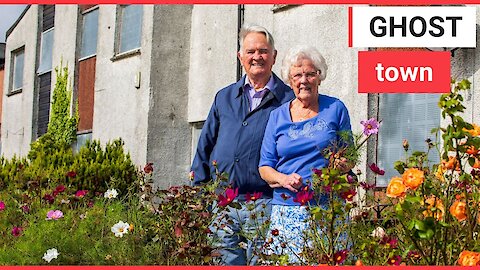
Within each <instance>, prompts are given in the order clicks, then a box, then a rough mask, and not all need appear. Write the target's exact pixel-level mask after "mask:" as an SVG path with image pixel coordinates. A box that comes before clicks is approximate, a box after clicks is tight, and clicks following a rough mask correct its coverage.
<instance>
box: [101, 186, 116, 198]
mask: <svg viewBox="0 0 480 270" xmlns="http://www.w3.org/2000/svg"><path fill="white" fill-rule="evenodd" d="M103 196H104V197H105V198H107V199H113V198H116V197H117V196H118V192H117V190H116V189H114V188H112V189H108V190H107V191H106V192H105V194H104V195H103Z"/></svg>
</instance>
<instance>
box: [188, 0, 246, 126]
mask: <svg viewBox="0 0 480 270" xmlns="http://www.w3.org/2000/svg"><path fill="white" fill-rule="evenodd" d="M237 43H238V42H237V6H236V5H194V7H193V11H192V30H191V37H190V70H189V77H188V78H186V79H188V121H189V122H197V121H203V120H205V119H206V118H207V115H208V111H209V110H210V106H211V105H212V103H213V99H214V97H215V94H216V93H217V91H218V90H220V89H222V88H223V87H225V86H227V85H229V84H231V83H234V82H235V81H236V68H237Z"/></svg>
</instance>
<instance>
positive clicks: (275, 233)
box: [271, 229, 280, 236]
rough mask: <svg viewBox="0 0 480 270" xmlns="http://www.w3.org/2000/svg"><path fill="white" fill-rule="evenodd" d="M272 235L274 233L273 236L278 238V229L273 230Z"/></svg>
mask: <svg viewBox="0 0 480 270" xmlns="http://www.w3.org/2000/svg"><path fill="white" fill-rule="evenodd" d="M271 233H272V235H273V236H278V235H279V234H280V232H279V231H278V229H273V230H272V232H271Z"/></svg>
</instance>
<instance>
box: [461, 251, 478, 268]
mask: <svg viewBox="0 0 480 270" xmlns="http://www.w3.org/2000/svg"><path fill="white" fill-rule="evenodd" d="M457 263H458V264H459V265H461V266H476V265H480V253H478V252H473V251H468V250H464V251H462V252H461V253H460V255H459V256H458V261H457Z"/></svg>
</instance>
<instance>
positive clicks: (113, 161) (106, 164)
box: [67, 139, 137, 192]
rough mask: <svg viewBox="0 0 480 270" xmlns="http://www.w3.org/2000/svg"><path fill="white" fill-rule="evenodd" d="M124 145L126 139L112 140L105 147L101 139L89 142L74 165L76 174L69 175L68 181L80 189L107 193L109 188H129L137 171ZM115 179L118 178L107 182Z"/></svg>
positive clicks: (123, 189)
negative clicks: (112, 180) (102, 145)
mask: <svg viewBox="0 0 480 270" xmlns="http://www.w3.org/2000/svg"><path fill="white" fill-rule="evenodd" d="M123 146H124V142H123V140H122V139H117V140H114V141H112V142H108V143H107V144H106V146H105V148H104V149H103V148H102V147H101V145H100V142H99V141H95V140H94V141H87V143H86V144H85V145H84V146H83V147H82V148H81V149H80V151H79V152H78V154H76V155H75V158H74V161H73V164H72V166H71V170H72V171H74V172H75V173H76V176H75V177H73V178H69V179H68V182H67V183H68V184H72V185H75V186H77V187H78V188H79V189H87V190H96V191H100V192H105V190H107V188H108V187H110V188H116V189H119V190H121V191H125V190H126V189H127V187H129V186H130V185H131V184H132V183H133V182H134V181H135V180H136V177H137V172H136V168H135V165H134V164H133V162H132V160H131V158H130V154H128V153H125V151H124V150H123ZM111 178H113V179H115V180H116V181H114V182H111V183H110V184H109V185H107V183H109V182H110V179H111Z"/></svg>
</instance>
